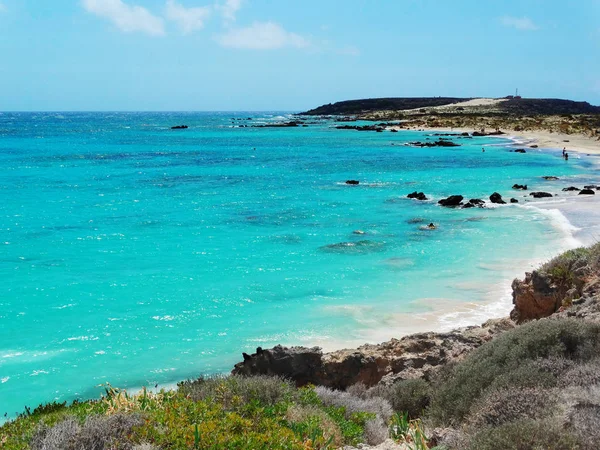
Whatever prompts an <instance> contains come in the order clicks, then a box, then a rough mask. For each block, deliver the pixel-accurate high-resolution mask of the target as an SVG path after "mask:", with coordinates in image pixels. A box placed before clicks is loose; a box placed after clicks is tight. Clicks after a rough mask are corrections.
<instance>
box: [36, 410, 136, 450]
mask: <svg viewBox="0 0 600 450" xmlns="http://www.w3.org/2000/svg"><path fill="white" fill-rule="evenodd" d="M142 424H143V420H142V419H141V417H140V416H139V415H137V414H115V415H113V416H90V417H88V418H87V419H86V421H85V422H84V423H83V425H79V422H78V421H77V420H76V419H75V418H73V417H67V418H66V419H65V420H63V421H62V422H59V423H57V424H56V425H54V426H52V427H46V426H44V425H42V426H40V428H38V430H37V432H36V433H35V435H34V436H33V438H32V439H31V442H30V444H29V445H30V446H31V448H32V450H80V449H92V450H95V449H99V450H101V449H104V448H119V449H122V450H130V449H132V448H133V445H134V444H133V443H132V442H131V441H129V439H128V437H129V436H130V435H131V434H132V432H133V429H134V428H135V427H139V426H140V425H142Z"/></svg>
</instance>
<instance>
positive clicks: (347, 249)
mask: <svg viewBox="0 0 600 450" xmlns="http://www.w3.org/2000/svg"><path fill="white" fill-rule="evenodd" d="M384 248H385V243H383V242H377V241H369V240H366V239H365V240H362V241H357V242H338V243H336V244H329V245H325V246H323V247H319V250H321V251H323V252H327V253H345V254H363V253H371V252H379V251H382V250H384Z"/></svg>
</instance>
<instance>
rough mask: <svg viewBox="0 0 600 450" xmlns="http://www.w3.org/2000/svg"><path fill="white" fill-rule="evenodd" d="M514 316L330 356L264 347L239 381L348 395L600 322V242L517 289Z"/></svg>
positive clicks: (517, 283)
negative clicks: (559, 324)
mask: <svg viewBox="0 0 600 450" xmlns="http://www.w3.org/2000/svg"><path fill="white" fill-rule="evenodd" d="M512 290H513V305H514V308H513V310H512V312H511V313H510V317H507V318H502V319H493V320H489V321H487V322H486V323H484V324H483V325H481V326H471V327H466V328H460V329H456V330H453V331H451V332H448V333H435V332H429V333H417V334H413V335H409V336H405V337H403V338H401V339H391V340H390V341H387V342H383V343H381V344H366V345H363V346H361V347H358V348H357V349H345V350H338V351H334V352H330V353H323V351H322V350H321V349H320V348H319V347H313V348H306V347H283V346H281V345H278V346H275V347H274V348H272V349H268V350H263V349H262V348H258V349H257V351H256V353H254V354H252V355H246V354H244V361H243V362H240V363H238V364H236V365H235V367H234V369H233V371H232V374H236V375H259V374H262V375H278V376H283V377H286V378H290V379H291V380H293V381H294V382H295V383H296V384H297V385H298V386H302V385H305V384H309V383H312V384H315V385H322V386H327V387H331V388H335V389H342V390H344V389H346V388H348V387H349V386H352V385H354V384H356V383H363V384H364V385H366V386H374V385H377V384H382V385H388V384H391V383H394V382H395V381H397V380H402V379H413V378H424V379H428V378H429V377H430V376H431V375H432V373H434V371H435V370H436V369H438V368H439V367H442V366H443V365H445V364H448V363H450V362H453V361H458V360H460V359H461V358H463V357H464V356H465V355H467V354H468V353H469V352H471V351H472V350H474V349H475V348H477V347H479V346H481V345H482V344H484V343H485V342H487V341H489V340H491V339H492V338H494V337H496V336H497V335H499V334H501V333H503V332H505V331H507V330H510V329H512V328H514V327H515V326H518V325H519V324H522V323H524V322H527V321H531V320H535V319H540V318H545V317H549V316H552V315H557V316H564V317H579V318H585V319H586V320H592V321H596V322H599V323H600V244H598V245H596V246H594V247H592V248H591V249H579V250H572V251H570V252H567V253H565V254H563V255H560V256H558V257H557V258H555V259H554V260H552V261H550V262H548V263H546V264H545V265H544V266H542V267H541V268H540V269H539V270H536V271H533V272H531V273H527V274H526V275H525V278H524V279H523V280H519V279H515V280H514V281H513V283H512Z"/></svg>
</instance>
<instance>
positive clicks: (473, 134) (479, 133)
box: [471, 130, 504, 137]
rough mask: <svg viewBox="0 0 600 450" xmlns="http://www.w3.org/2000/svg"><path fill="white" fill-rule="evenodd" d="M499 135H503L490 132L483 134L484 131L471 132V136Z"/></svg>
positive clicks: (498, 132) (501, 132) (497, 132)
mask: <svg viewBox="0 0 600 450" xmlns="http://www.w3.org/2000/svg"><path fill="white" fill-rule="evenodd" d="M501 134H504V132H503V131H500V130H498V131H490V132H489V133H485V132H484V131H473V133H471V135H472V136H475V137H477V136H500V135H501Z"/></svg>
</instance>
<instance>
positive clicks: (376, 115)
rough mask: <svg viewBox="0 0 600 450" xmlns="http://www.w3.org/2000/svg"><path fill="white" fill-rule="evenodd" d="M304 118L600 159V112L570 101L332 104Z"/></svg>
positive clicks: (517, 99)
mask: <svg viewBox="0 0 600 450" xmlns="http://www.w3.org/2000/svg"><path fill="white" fill-rule="evenodd" d="M303 115H308V116H335V117H338V118H339V119H340V120H341V121H343V122H352V121H357V120H366V121H378V122H379V121H388V124H385V125H387V127H386V128H387V129H389V130H390V131H393V130H395V131H397V130H398V129H417V130H418V129H436V130H451V131H472V130H475V131H476V132H478V133H481V134H489V133H490V132H491V133H494V132H496V131H500V130H502V131H503V132H504V133H508V134H509V135H518V136H521V137H523V138H525V139H526V140H527V141H529V142H528V144H529V145H531V146H540V147H554V148H562V147H567V148H569V149H571V150H578V151H582V152H586V153H600V106H593V105H590V104H589V103H587V102H577V101H572V100H562V99H534V98H521V97H514V96H508V97H504V98H453V97H421V98H418V97H414V98H376V99H362V100H348V101H342V102H337V103H333V104H331V103H330V104H327V105H323V106H320V107H318V108H314V109H311V110H309V111H306V112H304V113H303ZM392 122H393V123H392ZM346 128H353V127H352V126H349V125H348V126H346ZM371 128H373V129H375V128H377V127H376V126H372V127H371ZM379 128H381V127H379ZM379 128H378V129H379ZM362 129H365V130H366V129H370V128H369V126H367V128H365V127H364V126H363V127H362Z"/></svg>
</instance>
